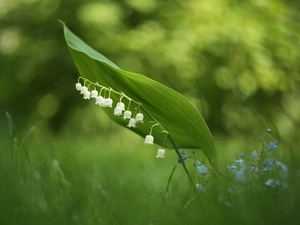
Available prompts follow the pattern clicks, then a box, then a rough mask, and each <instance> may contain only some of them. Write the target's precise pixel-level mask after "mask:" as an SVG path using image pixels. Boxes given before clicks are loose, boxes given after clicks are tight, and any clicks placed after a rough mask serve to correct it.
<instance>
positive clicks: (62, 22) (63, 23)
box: [58, 20, 66, 26]
mask: <svg viewBox="0 0 300 225" xmlns="http://www.w3.org/2000/svg"><path fill="white" fill-rule="evenodd" d="M58 22H60V23H61V24H62V25H63V26H65V25H66V24H65V22H64V21H62V20H58Z"/></svg>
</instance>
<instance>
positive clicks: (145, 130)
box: [62, 22, 218, 168]
mask: <svg viewBox="0 0 300 225" xmlns="http://www.w3.org/2000/svg"><path fill="white" fill-rule="evenodd" d="M62 23H63V22H62ZM63 25H64V35H65V39H66V42H67V45H68V47H69V50H70V52H71V54H72V57H73V60H74V62H75V64H76V66H77V68H78V70H79V72H80V74H81V76H82V77H83V78H86V79H88V80H90V81H92V82H94V83H96V82H98V83H99V84H101V85H103V86H105V87H111V88H112V89H114V90H115V91H118V92H123V93H124V94H126V95H127V96H128V97H130V98H132V99H133V100H135V101H137V102H140V103H141V104H142V106H143V108H144V109H145V110H146V111H147V112H148V113H149V114H150V115H151V116H152V117H153V118H155V120H156V121H158V122H159V123H160V124H161V125H162V126H163V127H164V129H165V130H166V131H167V132H168V133H169V134H170V135H171V136H172V138H173V140H174V141H175V143H176V145H177V147H178V148H190V149H202V150H203V152H204V153H205V155H206V156H207V158H208V159H209V161H210V162H211V163H212V165H213V166H214V167H215V168H217V165H218V162H217V154H216V149H215V145H214V141H213V138H212V135H211V133H210V131H209V129H208V127H207V125H206V123H205V121H204V119H203V118H202V116H201V115H200V113H199V112H198V111H197V109H196V108H195V107H194V106H193V105H192V104H191V103H190V102H189V101H188V100H187V99H186V98H185V97H183V96H182V95H181V94H179V93H178V92H176V91H174V90H172V89H170V88H168V87H166V86H164V85H162V84H160V83H158V82H156V81H154V80H152V79H149V78H148V77H146V76H143V75H140V74H137V73H132V72H128V71H125V70H122V69H120V68H119V67H118V66H116V65H115V64H114V63H113V62H111V61H110V60H109V59H107V58H106V57H105V56H103V55H101V54H100V53H99V52H97V51H95V50H94V49H92V48H91V47H90V46H88V45H87V44H86V43H84V42H83V41H82V40H81V39H80V38H78V37H77V36H76V35H74V34H73V33H72V32H71V31H70V30H69V29H68V28H67V26H66V25H65V24H64V23H63ZM74 85H75V84H74ZM111 97H112V99H113V100H114V103H116V102H118V101H119V98H120V96H118V95H115V94H112V96H111ZM124 103H125V104H126V102H125V101H124ZM127 104H128V102H127ZM95 107H98V106H96V105H95ZM103 110H104V111H105V113H106V114H107V115H108V116H109V118H111V119H112V120H113V121H115V122H116V123H118V124H120V125H121V126H123V127H125V128H127V127H126V126H127V124H128V120H126V121H125V120H123V119H122V118H121V117H117V116H114V115H113V108H110V109H107V108H103ZM152 125H153V124H152V123H151V119H150V118H146V117H145V122H144V123H138V124H137V127H136V128H127V129H130V130H132V131H133V132H135V133H137V134H139V135H140V136H142V137H143V138H144V137H145V136H146V135H147V134H149V131H150V128H151V126H152ZM152 135H153V136H154V142H155V143H156V144H158V145H162V144H163V142H164V140H165V136H166V134H165V133H163V132H161V129H160V128H159V127H155V128H154V130H153V132H152ZM117 139H118V138H117V137H116V140H117ZM164 147H167V148H172V145H171V143H170V142H168V141H166V142H165V144H164Z"/></svg>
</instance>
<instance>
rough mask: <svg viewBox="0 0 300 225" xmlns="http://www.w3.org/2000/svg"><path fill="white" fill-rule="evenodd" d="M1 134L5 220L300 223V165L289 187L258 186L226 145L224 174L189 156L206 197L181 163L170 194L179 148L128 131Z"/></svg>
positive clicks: (1, 216)
mask: <svg viewBox="0 0 300 225" xmlns="http://www.w3.org/2000/svg"><path fill="white" fill-rule="evenodd" d="M1 139H2V141H1V145H0V147H1V149H0V184H1V185H0V223H1V224H80V225H81V224H130V225H131V224H138V225H140V224H149V225H152V224H153V225H154V224H295V223H294V222H293V221H296V219H297V218H298V219H299V213H298V211H299V207H300V197H299V187H300V185H299V180H300V179H299V177H297V176H296V171H289V181H288V183H289V186H288V188H286V189H283V188H277V189H270V188H267V187H265V188H264V189H260V188H257V187H256V186H255V185H254V184H257V182H260V181H259V179H258V180H257V179H256V178H255V177H253V179H252V178H251V179H250V178H249V179H250V180H247V182H246V183H239V182H237V181H235V180H234V179H233V177H232V176H231V175H230V173H229V172H228V169H227V168H226V165H229V164H230V161H229V160H228V156H227V157H226V152H228V151H225V150H224V152H223V154H222V153H220V156H219V157H220V159H222V160H220V162H221V163H220V165H221V172H222V175H220V176H212V175H211V171H210V173H209V174H208V175H207V176H206V177H201V176H199V174H198V173H197V171H196V169H195V167H194V166H193V163H194V161H193V160H192V159H190V160H189V161H188V162H187V166H188V168H189V170H190V172H191V174H192V176H193V178H194V180H195V181H197V182H199V183H201V184H203V185H205V186H206V188H207V189H208V191H207V192H205V193H203V192H201V191H199V196H200V202H198V201H197V199H196V198H194V193H193V190H192V188H191V187H190V184H189V181H188V179H187V177H186V175H185V173H184V171H183V169H182V168H181V165H178V166H177V169H176V170H175V172H174V176H173V178H172V180H171V183H170V188H169V192H168V193H165V189H166V185H167V181H168V179H169V175H170V173H171V170H172V169H173V168H174V166H175V165H176V161H177V157H176V154H175V152H173V151H167V153H166V159H156V158H155V155H156V150H157V149H158V147H159V146H144V145H143V144H142V143H143V140H142V139H141V138H139V137H137V136H135V135H133V134H131V133H129V132H127V131H125V130H122V129H116V130H114V135H111V134H105V133H101V134H99V135H98V134H97V135H93V136H91V135H84V134H82V133H80V132H79V133H78V132H76V130H74V129H70V128H67V129H66V130H65V132H62V133H61V134H60V135H59V136H52V135H50V134H48V133H44V132H42V131H37V130H35V131H33V132H32V133H31V134H29V135H28V136H27V137H26V139H25V140H24V141H22V140H21V137H20V136H19V137H18V136H16V135H13V136H9V133H8V131H7V133H5V132H4V133H3V134H2V138H1ZM186 152H187V154H189V155H192V152H191V151H188V150H187V151H186ZM26 154H28V155H29V158H30V162H29V161H28V159H27V156H26ZM197 156H198V157H200V159H202V158H201V157H203V156H202V155H201V154H200V153H197ZM234 159H235V158H232V160H234ZM288 166H289V167H291V168H295V167H296V166H295V165H289V164H288ZM255 179H256V180H255ZM264 179H265V178H263V179H262V181H261V183H262V185H263V182H264Z"/></svg>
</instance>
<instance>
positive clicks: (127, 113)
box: [123, 110, 132, 120]
mask: <svg viewBox="0 0 300 225" xmlns="http://www.w3.org/2000/svg"><path fill="white" fill-rule="evenodd" d="M131 115H132V112H130V111H129V110H126V111H125V112H124V115H123V119H124V120H126V119H130V118H131Z"/></svg>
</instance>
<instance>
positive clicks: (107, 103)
mask: <svg viewBox="0 0 300 225" xmlns="http://www.w3.org/2000/svg"><path fill="white" fill-rule="evenodd" d="M104 104H105V107H112V104H113V100H112V99H111V98H106V99H105V100H104Z"/></svg>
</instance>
